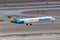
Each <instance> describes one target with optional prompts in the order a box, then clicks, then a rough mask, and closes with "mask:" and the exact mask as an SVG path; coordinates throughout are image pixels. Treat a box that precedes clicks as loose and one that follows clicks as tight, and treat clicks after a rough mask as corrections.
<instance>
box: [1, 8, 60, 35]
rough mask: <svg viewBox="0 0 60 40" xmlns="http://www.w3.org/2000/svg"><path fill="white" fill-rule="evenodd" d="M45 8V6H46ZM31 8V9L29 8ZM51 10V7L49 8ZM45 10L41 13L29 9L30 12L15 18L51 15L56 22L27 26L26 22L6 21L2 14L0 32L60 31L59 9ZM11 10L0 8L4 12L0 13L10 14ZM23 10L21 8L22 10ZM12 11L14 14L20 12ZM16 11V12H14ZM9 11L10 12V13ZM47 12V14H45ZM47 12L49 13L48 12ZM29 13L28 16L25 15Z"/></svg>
mask: <svg viewBox="0 0 60 40" xmlns="http://www.w3.org/2000/svg"><path fill="white" fill-rule="evenodd" d="M46 9H47V8H46ZM31 10H32V9H31ZM51 10H52V9H51ZM51 10H46V11H45V12H44V13H42V14H38V13H37V12H35V11H32V13H31V11H30V12H25V14H26V13H28V14H26V15H25V14H24V13H23V14H24V15H25V16H24V15H23V16H19V15H21V14H19V15H16V16H17V17H16V16H15V17H16V18H22V17H23V18H27V17H39V16H48V15H49V16H51V15H52V16H53V17H55V18H56V22H54V23H51V22H49V23H34V24H33V25H32V26H27V25H26V24H13V23H10V22H9V21H8V18H7V17H6V16H2V17H3V18H4V19H5V21H4V22H1V23H0V33H18V32H19V33H22V34H23V33H34V32H37V33H51V32H60V31H59V30H60V16H58V15H60V10H52V11H51ZM11 11H12V10H1V12H0V13H5V14H2V15H6V13H7V14H10V12H11ZM22 11H23V10H22ZM39 11H41V10H39ZM13 12H14V14H17V12H18V13H19V12H21V10H19V11H17V10H13V11H12V13H13ZM15 12H16V13H15ZM12 13H11V14H12ZM46 13H47V14H46ZM48 13H49V14H48ZM56 14H57V15H56ZM27 15H29V16H27Z"/></svg>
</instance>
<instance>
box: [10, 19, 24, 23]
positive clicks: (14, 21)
mask: <svg viewBox="0 0 60 40" xmlns="http://www.w3.org/2000/svg"><path fill="white" fill-rule="evenodd" d="M11 23H17V24H24V20H17V19H14V20H13V21H11Z"/></svg>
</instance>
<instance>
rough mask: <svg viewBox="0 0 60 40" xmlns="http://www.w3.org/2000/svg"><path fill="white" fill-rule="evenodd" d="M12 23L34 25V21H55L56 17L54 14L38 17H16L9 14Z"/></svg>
mask: <svg viewBox="0 0 60 40" xmlns="http://www.w3.org/2000/svg"><path fill="white" fill-rule="evenodd" d="M7 17H8V18H9V20H10V22H11V23H16V24H26V25H32V23H37V22H54V21H55V18H54V17H52V16H45V17H36V18H25V19H15V18H14V17H13V16H7Z"/></svg>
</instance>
